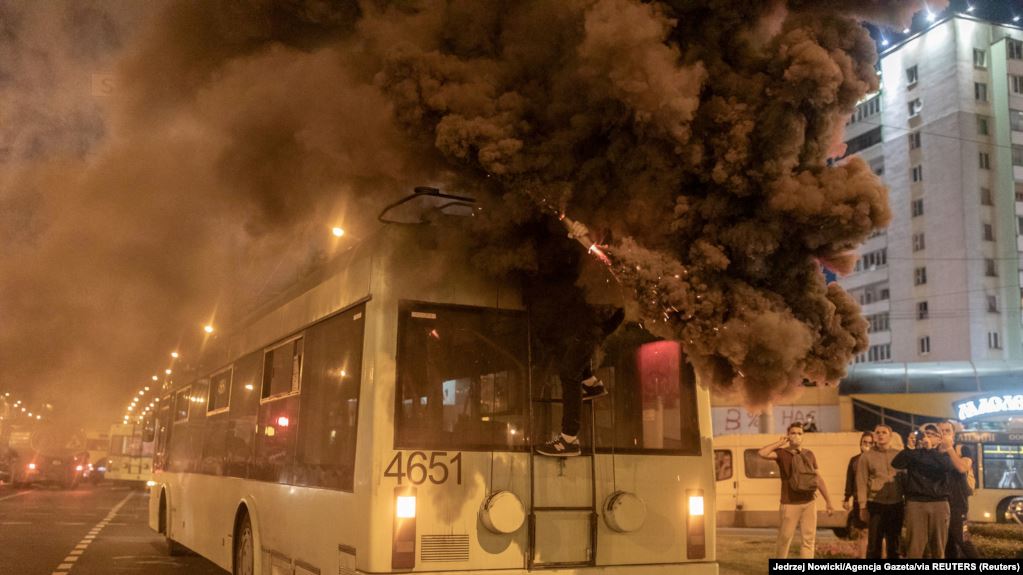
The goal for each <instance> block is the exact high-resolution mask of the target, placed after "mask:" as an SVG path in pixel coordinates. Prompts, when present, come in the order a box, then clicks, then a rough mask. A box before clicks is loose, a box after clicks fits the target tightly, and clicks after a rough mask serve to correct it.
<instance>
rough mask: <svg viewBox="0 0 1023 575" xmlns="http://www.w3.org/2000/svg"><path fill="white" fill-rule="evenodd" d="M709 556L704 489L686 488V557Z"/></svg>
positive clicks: (698, 557)
mask: <svg viewBox="0 0 1023 575" xmlns="http://www.w3.org/2000/svg"><path fill="white" fill-rule="evenodd" d="M706 556H707V536H706V533H705V531H704V512H703V490H702V489H686V557H688V558H689V559H703V558H704V557H706Z"/></svg>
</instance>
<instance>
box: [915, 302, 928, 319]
mask: <svg viewBox="0 0 1023 575" xmlns="http://www.w3.org/2000/svg"><path fill="white" fill-rule="evenodd" d="M916 319H927V302H925V301H918V302H916Z"/></svg>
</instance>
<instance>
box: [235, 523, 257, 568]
mask: <svg viewBox="0 0 1023 575" xmlns="http://www.w3.org/2000/svg"><path fill="white" fill-rule="evenodd" d="M233 555H234V557H233V561H232V562H231V566H232V571H231V572H232V573H233V575H254V574H255V572H256V548H255V539H254V538H253V535H252V521H251V520H249V514H248V512H246V511H245V510H244V509H243V510H242V511H241V514H240V515H239V517H238V521H237V526H236V527H235V536H234V553H233Z"/></svg>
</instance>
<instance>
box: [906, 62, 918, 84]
mask: <svg viewBox="0 0 1023 575" xmlns="http://www.w3.org/2000/svg"><path fill="white" fill-rule="evenodd" d="M918 79H919V75H918V74H917V70H916V66H910V67H909V68H906V86H907V87H909V88H912V87H913V86H915V85H916V81H917V80H918Z"/></svg>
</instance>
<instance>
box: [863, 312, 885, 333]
mask: <svg viewBox="0 0 1023 575" xmlns="http://www.w3.org/2000/svg"><path fill="white" fill-rule="evenodd" d="M867 323H868V324H869V326H870V333H878V332H882V331H888V330H890V329H891V328H890V327H889V323H888V312H884V313H875V314H873V315H869V316H867Z"/></svg>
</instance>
